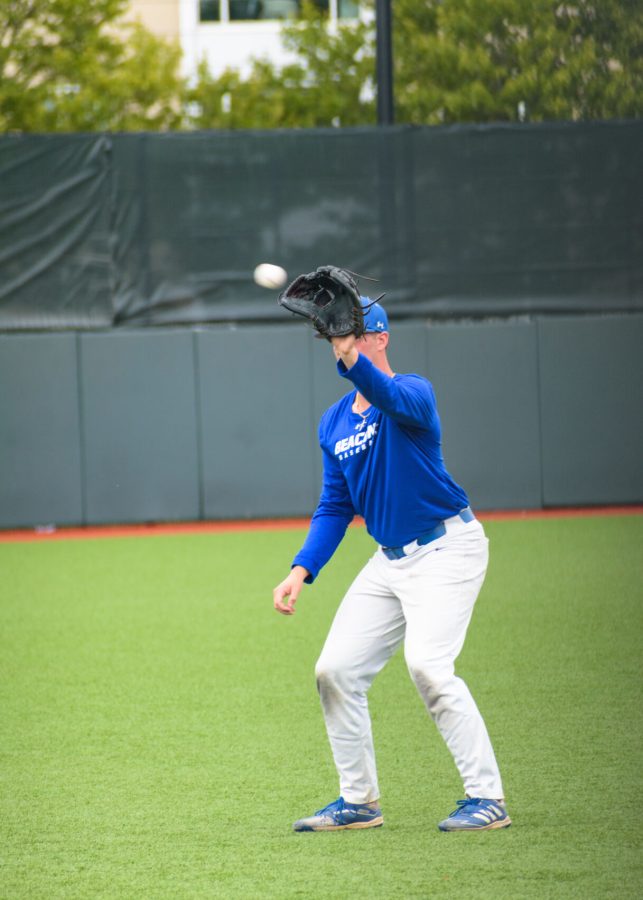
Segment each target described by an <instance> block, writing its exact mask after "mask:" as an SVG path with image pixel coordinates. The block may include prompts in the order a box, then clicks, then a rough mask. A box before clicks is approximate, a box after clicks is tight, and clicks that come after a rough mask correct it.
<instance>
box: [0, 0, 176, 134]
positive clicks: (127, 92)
mask: <svg viewBox="0 0 643 900" xmlns="http://www.w3.org/2000/svg"><path fill="white" fill-rule="evenodd" d="M127 5H128V3H127V0H47V2H42V0H3V2H2V3H1V4H0V35H1V37H0V129H2V130H3V131H103V130H136V129H149V128H152V129H163V128H172V127H176V126H178V125H179V124H180V121H181V107H180V97H181V90H182V81H181V79H180V76H179V75H178V66H179V62H180V49H179V47H178V46H172V45H170V44H168V43H166V42H164V41H161V40H159V39H157V38H156V37H154V36H153V35H152V34H150V33H149V32H148V31H146V30H145V29H144V28H143V27H142V26H141V25H139V24H136V23H134V24H124V23H122V22H121V21H120V17H121V16H122V14H123V12H124V10H125V8H126V7H127Z"/></svg>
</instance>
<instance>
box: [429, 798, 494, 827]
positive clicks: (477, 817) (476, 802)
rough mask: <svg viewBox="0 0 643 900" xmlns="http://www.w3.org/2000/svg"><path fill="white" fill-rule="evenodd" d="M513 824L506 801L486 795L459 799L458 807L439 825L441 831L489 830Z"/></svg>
mask: <svg viewBox="0 0 643 900" xmlns="http://www.w3.org/2000/svg"><path fill="white" fill-rule="evenodd" d="M508 825H511V819H510V818H509V816H508V815H507V810H506V809H505V805H504V803H501V802H500V801H499V800H487V799H485V798H484V797H467V799H466V800H458V808H457V809H454V810H453V812H452V813H451V815H450V816H449V817H448V818H447V819H444V820H443V821H442V822H440V824H439V825H438V828H439V829H440V831H489V830H490V829H491V828H506V827H507V826H508Z"/></svg>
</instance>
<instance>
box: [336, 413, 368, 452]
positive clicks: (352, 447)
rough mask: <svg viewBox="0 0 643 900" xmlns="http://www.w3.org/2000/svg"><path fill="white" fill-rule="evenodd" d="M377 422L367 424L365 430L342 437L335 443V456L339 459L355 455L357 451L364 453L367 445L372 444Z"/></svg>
mask: <svg viewBox="0 0 643 900" xmlns="http://www.w3.org/2000/svg"><path fill="white" fill-rule="evenodd" d="M377 426H378V423H377V422H373V424H372V425H368V426H367V428H366V431H361V432H360V433H359V434H351V436H350V437H347V438H342V439H341V440H339V441H337V443H336V444H335V456H337V457H338V458H339V459H346V457H347V456H355V455H356V454H357V453H364V452H365V451H366V450H367V449H368V448H369V447H372V446H373V441H374V439H375V435H376V434H377Z"/></svg>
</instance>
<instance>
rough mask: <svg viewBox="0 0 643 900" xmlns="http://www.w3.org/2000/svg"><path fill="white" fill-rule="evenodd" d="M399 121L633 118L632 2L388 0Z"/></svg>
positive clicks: (642, 78)
mask: <svg viewBox="0 0 643 900" xmlns="http://www.w3.org/2000/svg"><path fill="white" fill-rule="evenodd" d="M394 48H395V49H394V58H395V79H396V106H397V119H398V121H404V122H413V123H417V124H431V123H437V122H485V121H498V120H500V121H502V120H511V119H515V118H516V117H517V116H518V109H519V104H524V109H525V110H526V115H527V116H528V117H529V118H531V119H532V120H544V119H568V120H569V119H570V120H577V119H600V118H605V119H608V118H614V117H628V116H631V117H635V116H639V115H641V113H642V111H643V53H642V51H643V5H642V4H641V3H640V0H576V2H569V3H559V2H552V0H493V2H490V0H423V2H418V0H396V2H395V4H394Z"/></svg>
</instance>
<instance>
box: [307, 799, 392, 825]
mask: <svg viewBox="0 0 643 900" xmlns="http://www.w3.org/2000/svg"><path fill="white" fill-rule="evenodd" d="M383 824H384V819H383V817H382V810H381V809H380V808H379V806H378V807H376V808H374V809H372V808H371V807H370V806H363V805H362V804H360V803H346V802H345V801H344V798H343V797H339V798H338V799H337V800H334V801H333V802H332V803H329V804H328V806H325V807H324V808H323V809H318V810H317V812H316V813H315V814H314V815H313V816H309V817H308V818H307V819H298V820H297V821H296V822H295V824H294V825H293V826H292V827H293V830H294V831H342V830H343V829H345V828H377V827H378V826H379V825H383Z"/></svg>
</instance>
